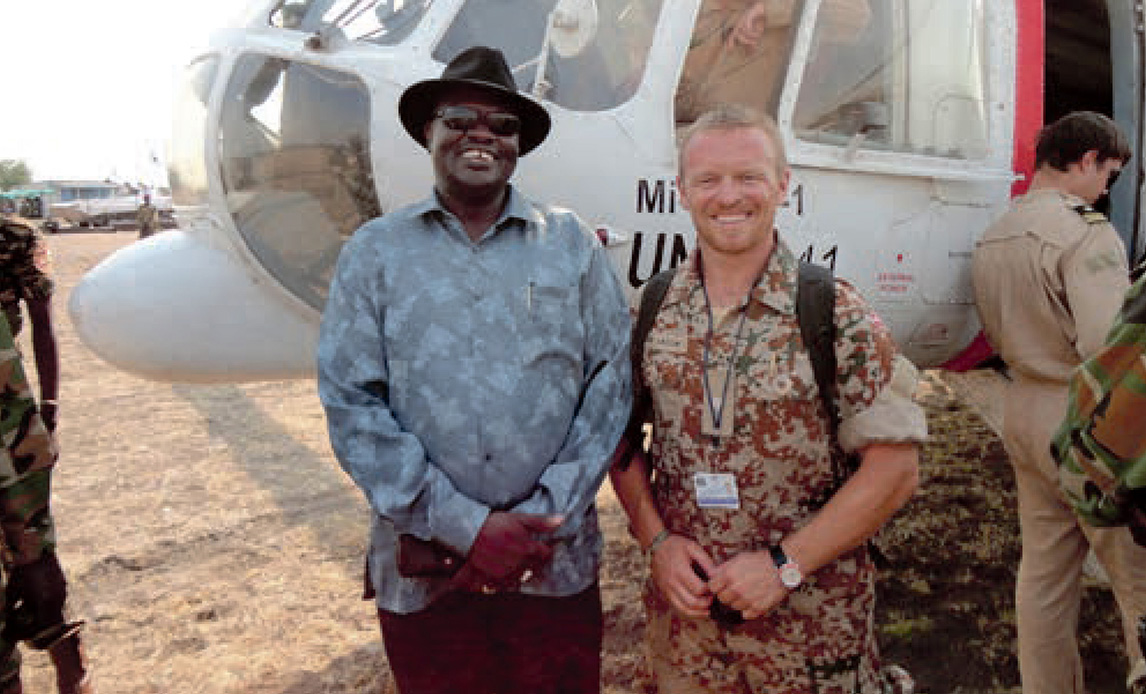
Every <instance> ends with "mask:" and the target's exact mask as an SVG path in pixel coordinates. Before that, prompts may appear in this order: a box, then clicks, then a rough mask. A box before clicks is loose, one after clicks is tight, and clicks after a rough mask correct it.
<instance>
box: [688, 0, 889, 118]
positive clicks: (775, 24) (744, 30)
mask: <svg viewBox="0 0 1146 694" xmlns="http://www.w3.org/2000/svg"><path fill="white" fill-rule="evenodd" d="M800 6H801V3H799V2H796V0H704V2H703V3H702V4H701V7H700V12H699V13H698V14H697V18H696V25H695V26H694V27H693V31H692V40H691V41H690V43H689V47H688V54H687V56H686V57H685V62H684V69H683V70H682V72H681V78H680V86H679V87H678V89H677V95H676V120H677V122H679V123H690V122H692V121H694V120H696V118H697V117H698V116H699V115H700V114H702V113H704V112H705V111H708V110H710V109H712V108H713V107H715V106H717V105H718V104H725V103H728V104H731V103H735V104H742V105H744V106H750V107H752V108H754V109H756V110H757V111H760V112H761V113H768V114H774V113H775V111H776V108H775V106H776V101H777V100H778V98H779V95H780V86H781V83H782V80H783V76H784V68H785V67H786V66H787V64H788V53H789V51H790V50H791V44H792V38H793V37H794V36H795V32H796V28H797V26H798V25H799V20H800V16H799V14H798V13H797V9H798V8H799V7H800ZM820 12H821V17H822V18H821V19H820V20H818V21H819V23H820V24H822V25H824V27H825V28H826V29H827V30H828V31H827V34H826V36H827V37H828V39H829V40H831V41H832V42H836V43H847V42H849V41H852V40H854V39H855V37H856V36H857V35H858V34H859V33H860V32H861V31H862V30H863V29H864V28H865V27H866V26H867V24H868V21H869V20H870V19H871V8H870V7H869V6H868V0H824V2H823V5H822V7H821V9H820Z"/></svg>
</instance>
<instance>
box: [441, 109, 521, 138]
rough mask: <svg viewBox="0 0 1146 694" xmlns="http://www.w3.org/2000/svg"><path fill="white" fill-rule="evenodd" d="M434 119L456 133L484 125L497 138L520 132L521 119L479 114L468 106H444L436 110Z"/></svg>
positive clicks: (512, 116) (503, 114)
mask: <svg viewBox="0 0 1146 694" xmlns="http://www.w3.org/2000/svg"><path fill="white" fill-rule="evenodd" d="M434 117H435V118H440V119H441V120H442V123H443V124H444V125H445V126H446V127H447V128H449V129H450V130H457V131H458V132H466V131H468V130H473V129H474V128H476V127H477V124H478V123H484V124H485V127H487V128H489V131H490V132H491V133H493V134H494V135H497V136H498V137H509V136H511V135H516V134H518V133H519V132H521V119H520V118H518V117H517V116H515V115H513V114H512V113H503V112H501V111H494V112H492V113H481V112H480V111H478V110H476V109H472V108H470V107H469V106H445V107H443V108H440V109H438V110H437V111H436V112H435V113H434Z"/></svg>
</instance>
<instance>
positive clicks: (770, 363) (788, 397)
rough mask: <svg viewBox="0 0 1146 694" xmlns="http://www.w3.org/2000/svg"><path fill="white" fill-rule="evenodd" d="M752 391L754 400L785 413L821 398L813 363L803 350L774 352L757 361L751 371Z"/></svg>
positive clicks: (749, 374)
mask: <svg viewBox="0 0 1146 694" xmlns="http://www.w3.org/2000/svg"><path fill="white" fill-rule="evenodd" d="M748 388H749V390H750V392H751V394H752V396H753V398H752V399H754V400H758V401H760V402H761V403H763V404H770V405H774V406H777V407H780V408H782V409H785V410H792V409H793V408H794V405H796V404H799V403H806V402H814V401H815V400H816V399H817V398H819V389H818V388H817V386H816V375H815V372H814V371H813V370H812V361H811V359H809V358H808V355H807V354H806V353H804V352H802V351H799V352H795V353H791V352H779V351H777V352H770V353H766V354H765V355H763V358H759V359H755V360H753V361H752V364H751V366H750V367H749V369H748ZM795 409H800V408H795Z"/></svg>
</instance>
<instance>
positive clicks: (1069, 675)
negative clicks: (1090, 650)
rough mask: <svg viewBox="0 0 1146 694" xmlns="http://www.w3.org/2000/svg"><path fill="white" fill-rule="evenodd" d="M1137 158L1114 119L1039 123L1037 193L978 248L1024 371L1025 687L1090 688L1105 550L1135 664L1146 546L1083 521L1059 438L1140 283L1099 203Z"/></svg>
mask: <svg viewBox="0 0 1146 694" xmlns="http://www.w3.org/2000/svg"><path fill="white" fill-rule="evenodd" d="M1129 158H1130V147H1129V144H1128V142H1127V139H1126V136H1125V135H1123V134H1122V132H1121V131H1119V129H1118V126H1117V125H1116V124H1115V123H1114V122H1113V121H1111V120H1110V119H1109V118H1107V117H1105V116H1103V115H1100V114H1097V113H1090V112H1077V113H1071V114H1069V115H1067V116H1064V117H1063V118H1061V119H1060V120H1058V121H1056V122H1054V123H1053V124H1051V125H1049V126H1047V127H1045V128H1044V129H1043V130H1042V132H1040V133H1039V137H1038V142H1037V145H1036V150H1035V168H1036V171H1035V175H1034V178H1033V179H1032V181H1031V187H1030V190H1029V191H1028V192H1027V193H1026V194H1025V195H1023V196H1021V197H1019V198H1016V199H1015V200H1014V201H1013V203H1012V205H1011V208H1010V209H1009V210H1008V211H1007V212H1006V213H1005V214H1004V215H1003V216H1002V217H1001V218H1000V219H998V220H997V221H996V222H995V223H993V224H992V225H991V226H990V227H989V228H988V229H987V231H986V232H985V233H984V234H983V237H982V238H981V239H980V240H979V242H978V243H977V244H976V247H975V251H974V257H973V262H972V273H973V281H974V287H975V302H976V306H977V308H978V311H979V317H980V319H981V320H982V323H983V329H984V331H985V333H986V336H987V339H988V340H989V341H990V343H991V345H992V346H993V347H994V348H995V350H996V351H997V352H998V353H999V355H1000V356H1001V357H1002V358H1003V360H1004V361H1005V362H1006V364H1007V367H1008V369H1009V371H1010V374H1011V378H1012V380H1011V382H1010V384H1008V386H1007V392H1006V400H1005V406H1004V415H1003V416H1004V420H1003V443H1004V445H1005V447H1006V450H1007V454H1008V456H1009V457H1010V460H1011V464H1012V466H1013V467H1014V472H1015V481H1016V485H1017V488H1018V489H1017V491H1018V504H1019V525H1020V532H1021V536H1022V560H1021V561H1020V563H1019V574H1018V581H1017V583H1018V585H1017V587H1016V602H1017V611H1018V614H1017V622H1018V641H1019V674H1020V677H1021V679H1022V685H1023V691H1025V692H1034V693H1037V694H1055V693H1058V692H1063V693H1066V692H1078V693H1081V692H1083V669H1082V662H1081V658H1080V656H1079V652H1078V644H1077V634H1076V631H1077V623H1078V611H1079V602H1080V598H1081V577H1082V566H1083V561H1084V560H1085V558H1086V554H1087V550H1088V548H1092V549H1093V550H1094V552H1095V554H1096V555H1097V557H1098V560H1099V561H1100V562H1101V564H1102V565H1103V567H1104V568H1105V569H1106V571H1107V573H1108V574H1109V576H1110V581H1111V585H1112V587H1113V589H1114V596H1115V598H1116V600H1117V601H1118V605H1119V608H1120V610H1121V613H1122V621H1123V627H1124V630H1125V636H1126V650H1127V655H1128V656H1129V657H1130V661H1131V662H1134V661H1135V660H1137V658H1139V657H1140V656H1141V653H1140V649H1139V646H1138V641H1137V639H1136V638H1135V634H1134V633H1133V629H1134V624H1135V621H1136V619H1137V617H1138V615H1140V614H1142V613H1143V612H1146V550H1144V549H1143V548H1141V547H1138V546H1136V545H1135V544H1134V541H1133V539H1132V537H1131V535H1130V533H1129V531H1127V529H1126V528H1095V527H1092V526H1089V525H1085V524H1080V523H1079V520H1078V517H1077V516H1076V515H1075V514H1074V512H1073V510H1072V509H1071V507H1070V504H1069V503H1068V501H1067V499H1066V498H1065V497H1064V496H1063V494H1062V492H1061V491H1060V488H1059V484H1058V471H1057V467H1056V465H1055V461H1054V459H1053V458H1052V457H1051V452H1050V443H1051V439H1052V437H1053V435H1054V433H1055V429H1056V428H1057V427H1058V425H1059V423H1060V422H1062V420H1063V416H1064V415H1065V414H1066V403H1067V390H1068V383H1069V381H1070V378H1071V374H1072V372H1073V371H1074V369H1075V367H1077V366H1078V365H1079V364H1080V363H1081V362H1082V361H1084V360H1085V359H1087V358H1088V357H1090V356H1092V355H1094V354H1095V353H1096V352H1097V351H1098V350H1099V348H1101V347H1102V344H1103V340H1104V339H1105V336H1106V334H1107V332H1108V331H1109V330H1110V327H1111V325H1112V323H1113V321H1114V318H1115V315H1116V314H1117V313H1118V309H1119V306H1120V304H1121V301H1122V297H1123V295H1124V294H1125V293H1126V290H1127V288H1128V286H1129V279H1128V263H1127V258H1126V251H1125V248H1124V247H1123V245H1122V241H1121V239H1119V237H1118V235H1117V233H1116V232H1115V230H1114V228H1113V227H1112V226H1111V225H1110V222H1108V221H1107V220H1106V217H1105V216H1103V215H1102V214H1100V213H1098V212H1096V211H1095V210H1094V209H1093V208H1092V207H1091V205H1092V204H1094V202H1095V201H1096V200H1097V199H1098V198H1099V197H1101V196H1102V195H1103V194H1104V192H1105V191H1106V190H1107V188H1108V187H1109V184H1110V182H1111V181H1112V180H1113V178H1114V177H1115V176H1116V175H1117V173H1118V172H1119V170H1120V169H1121V168H1122V166H1123V165H1124V164H1125V163H1126V162H1127V161H1128V160H1129Z"/></svg>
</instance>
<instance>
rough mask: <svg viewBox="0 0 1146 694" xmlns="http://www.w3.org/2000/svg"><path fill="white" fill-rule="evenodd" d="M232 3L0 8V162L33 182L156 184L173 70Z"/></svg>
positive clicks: (150, 0) (33, 2)
mask: <svg viewBox="0 0 1146 694" xmlns="http://www.w3.org/2000/svg"><path fill="white" fill-rule="evenodd" d="M241 3H242V0H194V1H193V2H177V1H176V0H101V1H100V2H92V1H91V0H50V1H45V0H0V26H3V27H4V29H5V30H4V40H3V44H4V50H3V52H2V55H3V56H4V60H3V67H2V68H0V69H3V70H5V71H12V73H11V74H9V75H8V76H7V77H6V78H4V79H3V80H2V82H0V83H2V84H3V85H4V86H3V87H2V89H3V91H4V97H3V98H2V99H0V159H18V160H23V161H24V162H25V163H26V164H27V165H28V166H29V167H30V168H31V169H32V176H33V178H34V179H36V180H43V179H56V178H68V179H88V178H90V179H99V180H103V179H106V178H112V179H113V180H117V181H132V182H143V183H146V184H149V185H157V184H162V183H164V182H165V179H166V172H165V171H164V170H163V167H162V165H156V164H154V163H152V155H153V154H154V155H155V156H156V157H158V158H159V160H160V162H162V161H163V159H164V156H165V152H166V148H167V140H168V138H169V137H170V131H171V112H172V101H173V99H174V98H175V94H176V93H177V91H178V87H179V85H180V84H181V79H182V74H183V66H184V65H186V63H187V62H188V61H189V60H190V59H191V58H192V57H193V56H194V55H195V54H196V52H197V51H198V50H199V49H201V48H203V47H205V46H206V45H207V40H208V38H209V37H210V34H211V31H212V30H213V29H214V28H216V27H219V26H223V25H225V24H226V23H227V22H228V21H229V20H230V19H232V18H233V17H234V16H235V14H236V6H237V5H238V6H239V7H240V8H241V6H242V5H241Z"/></svg>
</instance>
